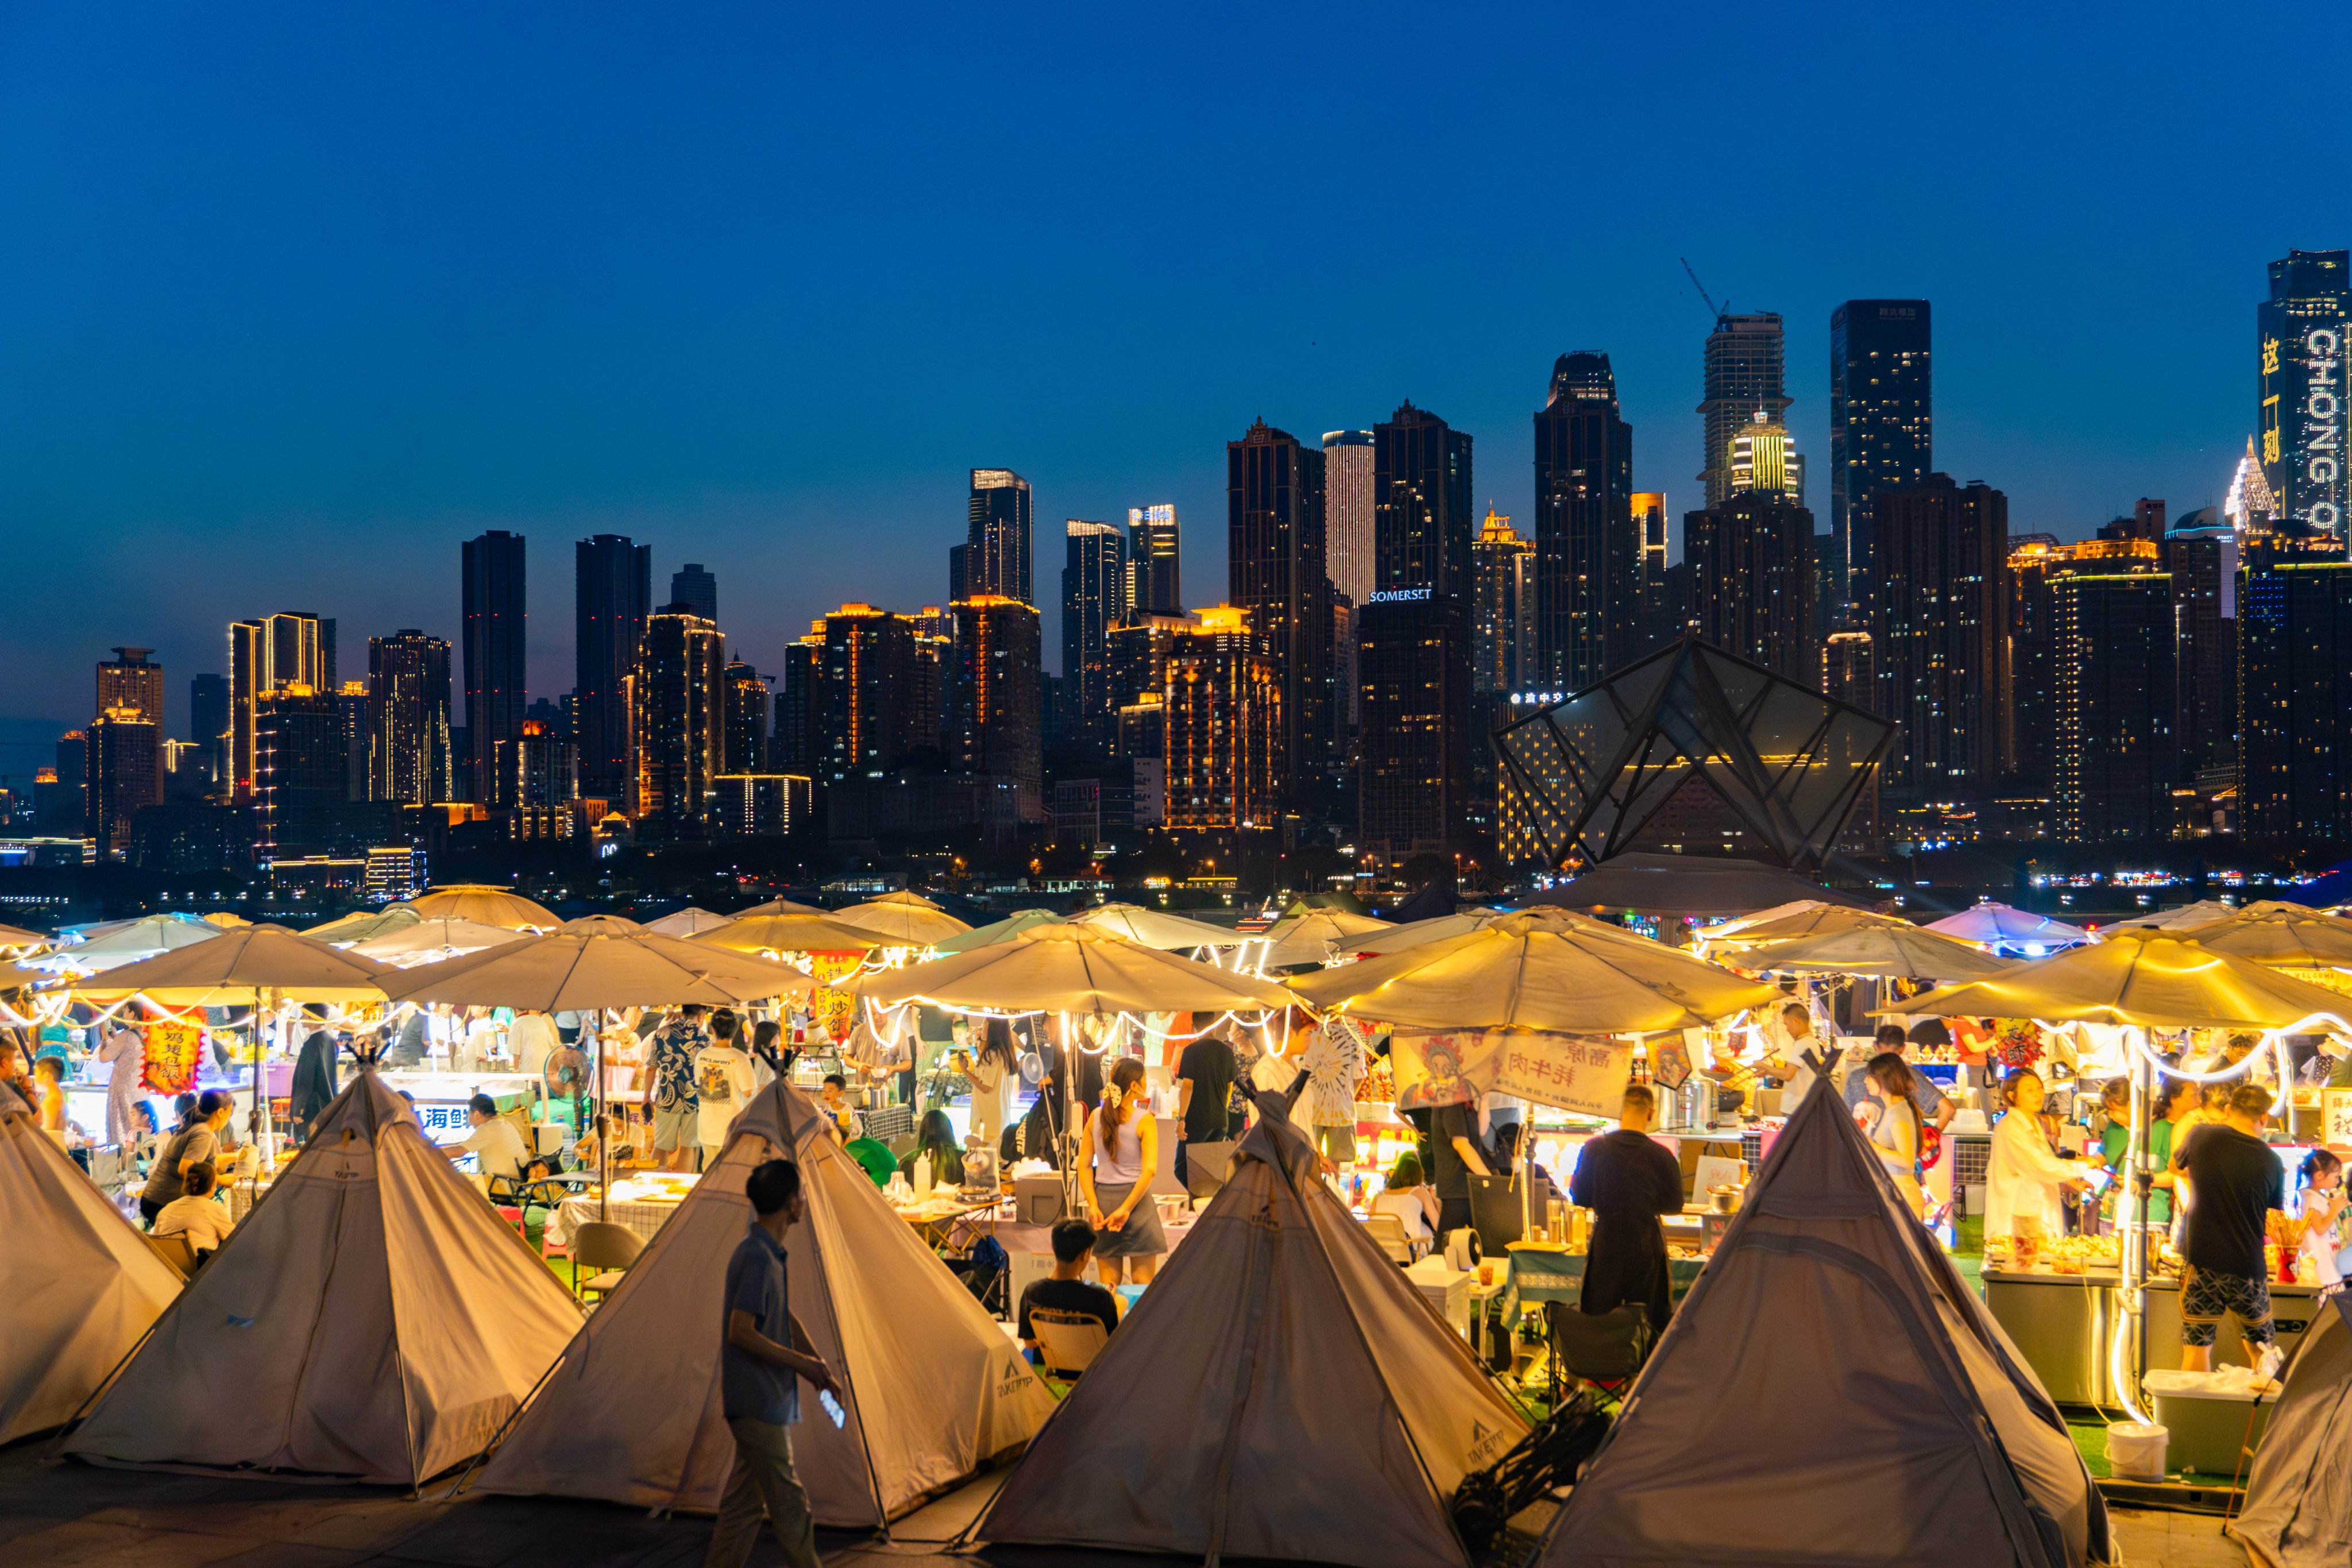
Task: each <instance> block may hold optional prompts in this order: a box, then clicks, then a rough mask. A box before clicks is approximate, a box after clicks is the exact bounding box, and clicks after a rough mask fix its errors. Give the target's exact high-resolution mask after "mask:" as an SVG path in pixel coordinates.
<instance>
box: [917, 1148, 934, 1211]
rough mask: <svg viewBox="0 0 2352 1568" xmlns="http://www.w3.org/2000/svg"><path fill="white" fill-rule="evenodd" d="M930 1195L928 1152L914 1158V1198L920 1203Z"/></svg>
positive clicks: (929, 1158)
mask: <svg viewBox="0 0 2352 1568" xmlns="http://www.w3.org/2000/svg"><path fill="white" fill-rule="evenodd" d="M930 1195H931V1156H930V1152H929V1150H925V1151H924V1152H922V1153H920V1154H918V1155H916V1156H915V1198H916V1201H917V1202H920V1201H922V1200H923V1199H925V1198H928V1197H929V1196H930Z"/></svg>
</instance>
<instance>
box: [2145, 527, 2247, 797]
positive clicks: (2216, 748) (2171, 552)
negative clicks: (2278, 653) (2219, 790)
mask: <svg viewBox="0 0 2352 1568" xmlns="http://www.w3.org/2000/svg"><path fill="white" fill-rule="evenodd" d="M2163 552H2164V569H2165V570H2166V571H2167V572H2169V573H2170V574H2172V605H2173V616H2174V622H2175V625H2176V627H2177V629H2178V631H2179V637H2180V648H2179V658H2178V659H2177V660H2176V663H2177V666H2178V672H2179V685H2180V691H2179V697H2178V698H2177V699H2176V700H2175V701H2174V704H2173V706H2174V710H2175V711H2176V713H2177V715H2178V726H2179V742H2180V782H2182V783H2184V784H2185V783H2189V782H2190V781H2191V780H2193V779H2194V778H2195V777H2196V775H2197V773H2199V772H2200V771H2201V770H2205V769H2211V768H2226V767H2228V766H2229V765H2230V764H2231V763H2233V762H2235V761H2236V760H2237V755H2238V743H2237V740H2238V534H2237V531H2236V530H2235V529H2232V528H2231V527H2230V526H2229V525H2228V524H2227V523H2225V522H2223V521H2221V518H2220V516H2219V514H2218V513H2216V512H2215V511H2214V510H2213V509H2212V508H2211V507H2206V508H2203V509H2201V510H2197V511H2192V512H2190V513H2189V515H2188V516H2187V517H2184V518H2182V519H2181V520H2180V521H2179V523H2178V524H2177V525H2176V526H2174V527H2173V528H2172V529H2170V530H2169V531H2167V532H2166V534H2165V536H2164V540H2163Z"/></svg>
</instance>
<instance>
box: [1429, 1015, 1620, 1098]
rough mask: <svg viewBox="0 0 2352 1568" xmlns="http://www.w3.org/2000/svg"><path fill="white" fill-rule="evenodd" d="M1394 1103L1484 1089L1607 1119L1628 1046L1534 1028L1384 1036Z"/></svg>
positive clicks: (1617, 1095) (1474, 1093)
mask: <svg viewBox="0 0 2352 1568" xmlns="http://www.w3.org/2000/svg"><path fill="white" fill-rule="evenodd" d="M1389 1059H1390V1062H1391V1066H1392V1067H1393V1068H1394V1069H1395V1073H1396V1086H1397V1087H1396V1106H1397V1109H1398V1110H1401V1111H1402V1110H1423V1109H1425V1108H1428V1107H1433V1106H1439V1105H1460V1104H1465V1103H1467V1102H1469V1101H1471V1100H1475V1098H1476V1097H1477V1096H1479V1095H1481V1094H1484V1093H1486V1092H1487V1091H1488V1090H1497V1091H1500V1092H1501V1093H1504V1094H1507V1095H1513V1096H1516V1097H1517V1098H1518V1099H1520V1100H1533V1101H1534V1102H1536V1103H1537V1104H1538V1105H1552V1106H1558V1107H1559V1108H1560V1109H1562V1110H1573V1111H1576V1112H1577V1113H1579V1114H1580V1115H1584V1116H1601V1117H1606V1118H1608V1119H1610V1120H1612V1121H1614V1120H1615V1119H1616V1117H1617V1113H1618V1112H1619V1110H1622V1108H1623V1102H1624V1099H1625V1084H1626V1080H1627V1079H1629V1078H1630V1077H1631V1076H1632V1073H1633V1046H1632V1045H1631V1043H1629V1042H1627V1041H1624V1040H1618V1039H1611V1038H1607V1037H1600V1038H1594V1037H1585V1036H1577V1035H1557V1034H1548V1033H1544V1032H1542V1031H1539V1030H1533V1029H1488V1030H1485V1031H1483V1032H1473V1031H1464V1032H1462V1033H1459V1034H1448V1035H1423V1034H1407V1033H1402V1032H1399V1033H1397V1034H1394V1035H1391V1037H1389Z"/></svg>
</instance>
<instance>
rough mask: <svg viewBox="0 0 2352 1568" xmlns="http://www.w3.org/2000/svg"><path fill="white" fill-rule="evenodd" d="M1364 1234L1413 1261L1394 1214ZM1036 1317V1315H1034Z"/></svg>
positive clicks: (1376, 1220) (1372, 1221) (1391, 1254)
mask: <svg viewBox="0 0 2352 1568" xmlns="http://www.w3.org/2000/svg"><path fill="white" fill-rule="evenodd" d="M1364 1232H1365V1234H1366V1235H1368V1236H1370V1237H1371V1238H1372V1244H1373V1245H1374V1246H1375V1247H1379V1248H1380V1249H1381V1251H1382V1252H1384V1253H1386V1254H1388V1258H1389V1261H1390V1262H1391V1263H1394V1264H1396V1265H1398V1266H1399V1267H1400V1268H1402V1266H1404V1265H1406V1264H1409V1263H1411V1262H1412V1238H1411V1237H1407V1236H1406V1235H1405V1233H1404V1221H1402V1220H1401V1219H1399V1218H1398V1217H1397V1216H1396V1215H1392V1214H1376V1215H1370V1216H1368V1217H1367V1218H1366V1219H1365V1221H1364ZM1033 1315H1034V1314H1033Z"/></svg>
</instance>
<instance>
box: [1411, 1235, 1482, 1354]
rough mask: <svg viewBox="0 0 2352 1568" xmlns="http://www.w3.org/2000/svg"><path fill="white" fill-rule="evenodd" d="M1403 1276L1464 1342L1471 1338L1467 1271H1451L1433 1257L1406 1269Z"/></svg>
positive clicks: (1461, 1269) (1468, 1277)
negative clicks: (1410, 1281)
mask: <svg viewBox="0 0 2352 1568" xmlns="http://www.w3.org/2000/svg"><path fill="white" fill-rule="evenodd" d="M1404 1275H1405V1278H1406V1279H1410V1280H1412V1283H1413V1286H1414V1288H1415V1289H1418V1290H1420V1292H1421V1295H1422V1300H1425V1301H1427V1302H1428V1303H1429V1304H1430V1306H1431V1307H1432V1308H1433V1309H1435V1310H1436V1312H1437V1315H1438V1316H1439V1317H1441V1318H1443V1319H1444V1320H1445V1321H1446V1323H1447V1325H1448V1326H1449V1327H1451V1328H1452V1329H1453V1330H1454V1332H1455V1333H1457V1334H1460V1335H1461V1336H1462V1337H1463V1338H1464V1339H1465V1340H1466V1339H1468V1338H1469V1337H1470V1271H1469V1270H1468V1269H1466V1268H1450V1267H1448V1265H1447V1264H1446V1261H1445V1259H1444V1258H1439V1257H1436V1256H1435V1255H1432V1256H1430V1257H1428V1258H1423V1259H1422V1260H1421V1261H1420V1262H1418V1263H1416V1264H1414V1265H1413V1266H1412V1268H1407V1269H1406V1270H1405V1271H1404Z"/></svg>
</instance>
